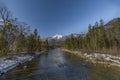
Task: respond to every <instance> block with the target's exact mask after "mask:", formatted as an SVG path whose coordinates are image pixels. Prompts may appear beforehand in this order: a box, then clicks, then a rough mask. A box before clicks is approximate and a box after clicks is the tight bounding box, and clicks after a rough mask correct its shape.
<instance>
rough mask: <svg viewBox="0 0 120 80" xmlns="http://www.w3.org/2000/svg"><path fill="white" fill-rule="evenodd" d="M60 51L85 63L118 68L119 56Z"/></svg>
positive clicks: (119, 65)
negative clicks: (75, 56)
mask: <svg viewBox="0 0 120 80" xmlns="http://www.w3.org/2000/svg"><path fill="white" fill-rule="evenodd" d="M61 50H62V51H65V52H69V53H72V54H75V55H78V56H80V57H82V58H84V59H85V60H86V61H90V62H92V63H95V64H97V63H98V64H105V65H106V66H118V67H120V55H116V56H114V55H109V54H101V53H82V52H81V51H74V50H68V49H61Z"/></svg>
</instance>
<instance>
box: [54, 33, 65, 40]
mask: <svg viewBox="0 0 120 80" xmlns="http://www.w3.org/2000/svg"><path fill="white" fill-rule="evenodd" d="M62 37H63V36H62V35H60V34H56V35H54V36H53V37H52V38H53V39H61V38H62Z"/></svg>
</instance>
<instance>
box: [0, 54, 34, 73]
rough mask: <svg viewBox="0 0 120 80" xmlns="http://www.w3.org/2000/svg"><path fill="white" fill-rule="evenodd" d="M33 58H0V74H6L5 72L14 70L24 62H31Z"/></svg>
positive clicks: (28, 56) (27, 56) (26, 56)
mask: <svg viewBox="0 0 120 80" xmlns="http://www.w3.org/2000/svg"><path fill="white" fill-rule="evenodd" d="M33 58H34V56H31V55H22V56H12V57H8V58H7V57H5V58H0V74H2V73H6V72H7V71H9V70H11V69H13V68H15V67H16V66H18V65H20V64H22V63H24V62H26V61H29V60H32V59H33Z"/></svg>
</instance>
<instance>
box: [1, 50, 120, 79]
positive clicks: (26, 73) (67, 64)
mask: <svg viewBox="0 0 120 80" xmlns="http://www.w3.org/2000/svg"><path fill="white" fill-rule="evenodd" d="M24 66H27V68H26V69H25V68H24ZM0 80H120V68H118V67H109V68H108V67H106V66H104V65H99V64H97V65H94V64H92V63H88V62H85V60H83V59H81V58H80V57H78V56H76V55H73V54H70V53H66V52H63V51H61V50H58V49H53V50H50V51H48V52H46V53H44V54H42V55H40V57H38V58H36V59H34V60H32V61H30V62H27V63H25V64H23V65H21V66H19V67H17V68H16V69H14V70H12V71H10V72H8V73H6V74H4V75H2V76H0Z"/></svg>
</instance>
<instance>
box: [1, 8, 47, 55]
mask: <svg viewBox="0 0 120 80" xmlns="http://www.w3.org/2000/svg"><path fill="white" fill-rule="evenodd" d="M0 20H1V21H0V22H1V25H0V54H1V55H7V54H8V53H11V52H28V53H34V52H36V51H41V50H42V48H41V47H42V46H41V45H42V43H43V42H42V41H41V39H40V35H38V30H37V29H35V30H34V31H33V32H31V31H30V26H29V25H28V24H26V23H25V22H21V21H19V20H18V19H17V18H14V17H13V16H12V14H11V12H10V10H9V9H8V8H7V7H6V6H0ZM43 45H46V46H48V45H47V44H43Z"/></svg>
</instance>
